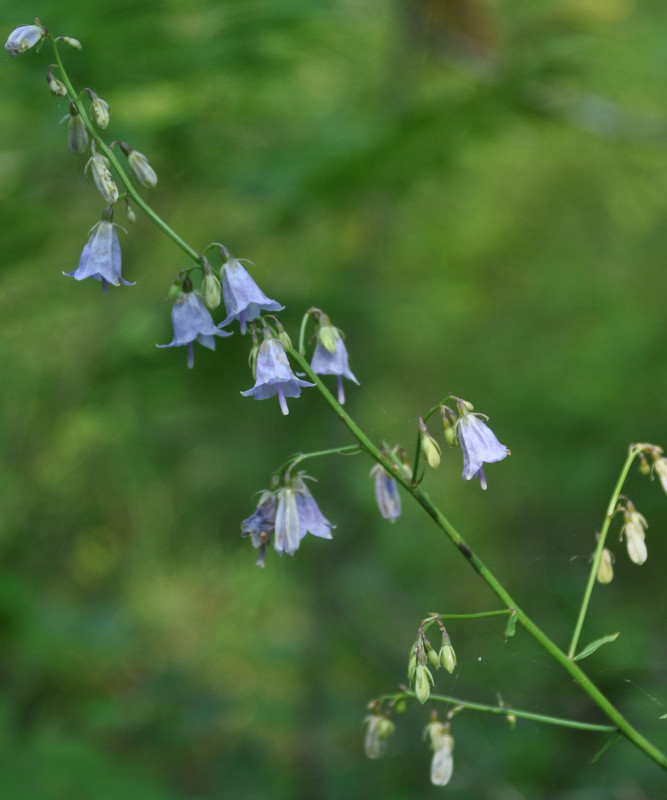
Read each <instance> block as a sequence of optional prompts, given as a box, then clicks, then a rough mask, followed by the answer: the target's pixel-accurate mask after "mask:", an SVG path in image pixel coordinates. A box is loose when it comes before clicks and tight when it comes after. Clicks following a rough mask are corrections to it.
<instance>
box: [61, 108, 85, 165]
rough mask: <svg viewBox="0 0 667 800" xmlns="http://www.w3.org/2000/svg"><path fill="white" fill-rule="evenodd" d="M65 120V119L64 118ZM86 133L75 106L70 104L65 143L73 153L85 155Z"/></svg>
mask: <svg viewBox="0 0 667 800" xmlns="http://www.w3.org/2000/svg"><path fill="white" fill-rule="evenodd" d="M65 119H67V117H65ZM88 141H89V140H88V131H87V130H86V125H85V123H84V121H83V119H82V118H81V115H80V114H79V112H78V110H77V108H76V106H75V105H74V104H72V106H71V110H70V113H69V123H68V126H67V143H68V145H69V149H70V150H71V151H72V152H73V153H85V152H86V150H87V149H88Z"/></svg>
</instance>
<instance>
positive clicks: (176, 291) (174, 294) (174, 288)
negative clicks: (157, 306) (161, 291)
mask: <svg viewBox="0 0 667 800" xmlns="http://www.w3.org/2000/svg"><path fill="white" fill-rule="evenodd" d="M180 293H181V280H180V278H176V280H175V281H174V282H173V283H172V284H171V286H170V287H169V292H168V294H167V300H168V302H170V303H173V302H175V301H176V299H177V298H178V296H179V295H180Z"/></svg>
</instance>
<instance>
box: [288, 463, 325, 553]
mask: <svg viewBox="0 0 667 800" xmlns="http://www.w3.org/2000/svg"><path fill="white" fill-rule="evenodd" d="M292 487H293V488H294V489H295V490H296V507H297V511H298V514H299V525H300V527H301V531H300V537H301V538H302V539H303V537H304V536H305V535H306V533H312V534H313V536H319V537H320V538H321V539H331V538H332V537H331V528H333V527H335V526H334V525H332V523H331V522H329V520H328V519H327V518H326V517H325V516H324V514H323V513H322V512H321V511H320V509H319V506H318V505H317V503H316V502H315V498H314V497H313V495H312V494H311V493H310V489H309V488H308V487H307V486H306V484H305V482H304V480H303V473H299V475H297V476H296V478H294V480H293V481H292Z"/></svg>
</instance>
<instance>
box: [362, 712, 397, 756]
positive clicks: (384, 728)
mask: <svg viewBox="0 0 667 800" xmlns="http://www.w3.org/2000/svg"><path fill="white" fill-rule="evenodd" d="M364 722H365V723H366V726H367V727H366V736H365V737H364V752H365V753H366V755H367V756H368V758H380V756H381V755H382V754H383V753H384V751H385V750H386V748H387V739H388V738H389V736H391V734H392V733H393V732H394V727H395V726H394V723H393V722H392V721H391V720H389V719H387V717H385V716H382V715H380V714H369V715H368V716H367V717H366V719H365V720H364Z"/></svg>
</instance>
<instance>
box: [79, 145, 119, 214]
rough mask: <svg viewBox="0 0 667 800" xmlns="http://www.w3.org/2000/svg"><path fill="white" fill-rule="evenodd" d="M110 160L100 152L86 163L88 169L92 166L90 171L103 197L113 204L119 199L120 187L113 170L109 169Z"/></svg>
mask: <svg viewBox="0 0 667 800" xmlns="http://www.w3.org/2000/svg"><path fill="white" fill-rule="evenodd" d="M108 164H109V162H108V161H107V159H106V158H105V157H104V156H103V155H101V154H100V153H95V155H93V156H91V157H90V159H89V160H88V163H87V164H86V171H87V170H88V167H90V171H91V173H92V176H93V180H94V181H95V186H97V189H98V191H99V193H100V194H101V195H102V197H103V198H104V199H105V201H106V202H107V203H109V205H113V204H114V203H115V202H116V200H118V187H117V186H116V184H115V182H114V180H113V178H112V177H111V172H110V171H109V166H108Z"/></svg>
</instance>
